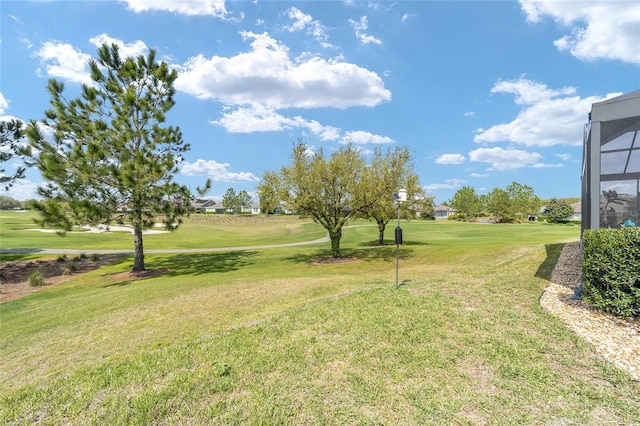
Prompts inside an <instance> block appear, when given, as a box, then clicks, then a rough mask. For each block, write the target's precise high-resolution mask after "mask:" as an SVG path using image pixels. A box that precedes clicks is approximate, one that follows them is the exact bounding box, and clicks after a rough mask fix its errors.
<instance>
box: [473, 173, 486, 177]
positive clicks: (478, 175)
mask: <svg viewBox="0 0 640 426" xmlns="http://www.w3.org/2000/svg"><path fill="white" fill-rule="evenodd" d="M487 176H489V173H471V177H474V178H483V177H487Z"/></svg>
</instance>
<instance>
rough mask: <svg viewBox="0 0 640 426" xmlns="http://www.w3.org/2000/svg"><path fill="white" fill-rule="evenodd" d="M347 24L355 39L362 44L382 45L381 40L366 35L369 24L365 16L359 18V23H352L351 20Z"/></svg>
mask: <svg viewBox="0 0 640 426" xmlns="http://www.w3.org/2000/svg"><path fill="white" fill-rule="evenodd" d="M349 23H350V24H351V26H352V27H353V30H354V31H355V33H356V37H357V38H358V40H360V42H361V43H363V44H371V43H373V44H378V45H380V44H382V40H380V39H379V38H377V37H374V36H372V35H370V34H367V32H366V31H367V30H368V29H369V22H368V19H367V17H366V16H361V17H360V21H354V20H353V19H349Z"/></svg>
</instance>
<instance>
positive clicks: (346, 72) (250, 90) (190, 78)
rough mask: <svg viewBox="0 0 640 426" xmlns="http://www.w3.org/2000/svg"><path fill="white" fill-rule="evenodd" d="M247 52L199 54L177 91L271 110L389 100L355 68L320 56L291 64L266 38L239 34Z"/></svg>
mask: <svg viewBox="0 0 640 426" xmlns="http://www.w3.org/2000/svg"><path fill="white" fill-rule="evenodd" d="M240 34H241V36H242V38H243V39H244V40H251V50H250V51H249V52H245V53H240V54H238V55H236V56H233V57H229V58H226V57H220V56H213V57H211V58H205V57H204V56H202V55H198V56H195V57H192V58H191V59H189V61H187V62H186V63H185V64H184V66H182V67H178V71H179V76H178V79H177V80H176V88H177V89H178V90H181V91H183V92H186V93H189V94H191V95H193V96H196V97H198V98H200V99H214V100H218V101H220V102H222V103H225V104H227V105H256V104H260V105H265V106H269V107H273V108H289V107H298V108H321V107H334V108H347V107H350V106H356V105H358V106H375V105H378V104H380V103H382V102H386V101H389V100H390V99H391V92H389V91H388V90H387V89H385V88H384V83H383V81H382V79H381V78H380V77H379V76H378V75H377V74H376V73H374V72H372V71H369V70H367V69H364V68H361V67H359V66H357V65H354V64H349V63H346V62H340V61H338V60H326V59H324V58H321V57H317V56H315V57H305V58H304V59H299V60H298V61H294V60H292V59H291V58H290V57H289V50H288V48H287V47H286V46H284V45H282V44H281V43H278V42H277V41H276V40H274V39H273V38H271V37H270V36H269V35H268V34H267V33H263V34H255V33H252V32H246V31H243V32H241V33H240Z"/></svg>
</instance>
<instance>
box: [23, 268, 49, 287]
mask: <svg viewBox="0 0 640 426" xmlns="http://www.w3.org/2000/svg"><path fill="white" fill-rule="evenodd" d="M27 282H28V283H29V285H30V286H32V287H41V286H43V285H46V282H45V281H44V275H42V272H40V271H32V272H31V273H30V274H29V275H28V276H27Z"/></svg>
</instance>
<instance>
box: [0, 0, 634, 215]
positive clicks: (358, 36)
mask: <svg viewBox="0 0 640 426" xmlns="http://www.w3.org/2000/svg"><path fill="white" fill-rule="evenodd" d="M0 7H1V9H0V12H1V22H0V25H1V40H0V49H1V53H0V54H1V65H0V67H1V69H0V119H7V118H11V117H16V118H19V119H22V120H25V121H27V120H29V119H41V118H43V116H44V111H45V110H46V109H47V108H48V107H49V96H48V94H47V92H46V90H45V87H46V83H47V79H48V78H51V77H54V78H56V79H59V80H62V81H64V82H65V87H66V90H67V92H66V93H67V94H68V95H69V96H74V95H76V94H77V93H78V91H79V89H80V84H81V83H88V82H89V74H88V67H87V65H86V63H87V61H88V59H89V58H90V57H95V54H96V50H97V47H98V46H99V45H100V44H102V43H103V42H108V43H116V44H118V45H119V46H120V49H121V52H122V53H124V54H127V55H138V54H141V53H145V52H147V51H148V49H154V50H156V52H157V58H158V59H161V60H164V61H166V62H167V63H168V64H170V65H171V66H172V67H174V68H175V69H176V70H177V71H178V73H179V77H178V80H177V82H176V88H177V89H178V93H177V95H176V98H175V100H176V105H175V107H174V108H173V110H172V111H171V113H170V114H169V116H168V124H171V125H177V126H180V128H181V130H182V132H183V135H184V139H185V141H186V142H188V143H189V144H190V145H191V151H189V152H188V153H187V154H186V155H185V156H184V162H183V163H182V165H181V169H180V172H179V174H178V175H177V177H176V179H177V180H178V181H180V182H183V183H186V184H188V185H189V186H191V187H192V188H195V187H196V186H197V185H200V184H202V183H203V182H204V180H205V179H206V177H210V178H211V179H212V181H213V187H212V190H211V192H210V196H211V197H212V198H214V199H220V198H221V196H222V195H223V194H224V193H225V191H226V190H227V188H234V189H235V190H236V191H240V190H246V191H247V192H249V193H251V194H253V193H254V191H255V187H256V185H257V184H258V183H259V180H260V178H261V177H262V175H263V173H264V171H266V170H278V169H279V168H280V167H281V166H282V165H288V164H289V161H290V154H291V150H292V146H293V143H294V142H295V141H297V140H298V138H302V139H303V140H304V141H305V142H306V143H307V144H308V145H310V147H311V148H312V149H313V150H315V151H317V150H318V149H320V148H322V149H323V150H324V152H325V154H329V153H331V152H333V151H335V150H337V149H340V147H341V146H343V144H344V143H345V141H347V140H351V141H352V142H353V143H354V144H356V145H357V146H358V147H359V148H360V149H361V150H362V153H363V154H364V155H366V156H368V155H369V154H370V153H371V152H372V151H373V149H374V148H375V147H377V146H381V147H383V148H386V147H395V146H402V147H409V148H410V150H411V152H412V154H413V157H414V164H415V167H416V172H417V173H418V175H419V177H420V182H421V184H422V185H423V186H424V187H425V189H426V191H427V193H428V194H429V195H432V196H435V201H436V203H441V202H444V201H447V200H449V199H450V198H451V197H452V195H453V194H454V193H455V192H456V191H457V190H458V189H459V188H461V187H462V186H464V185H467V186H472V187H474V188H475V189H476V191H477V192H478V193H481V194H482V193H486V192H489V191H491V190H492V189H493V188H496V187H500V188H504V187H506V186H507V185H508V184H509V183H511V182H513V181H517V182H520V183H522V184H526V185H529V186H531V187H533V188H534V190H535V192H536V194H537V195H538V196H540V197H541V198H551V197H574V196H579V195H580V170H581V161H582V135H583V128H584V124H585V123H586V121H587V118H588V113H589V111H590V109H591V104H592V103H594V102H599V101H602V100H604V99H606V98H608V97H611V96H615V95H618V94H622V93H627V92H630V91H633V90H637V89H638V88H640V3H638V2H636V1H615V0H607V1H597V0H593V1H588V2H580V1H568V0H566V1H556V2H549V1H542V0H520V1H491V2H489V1H393V2H391V1H378V2H375V1H296V2H287V1H261V0H258V1H224V0H189V1H174V0H123V1H25V0H21V1H10V0H9V1H6V0H3V1H2V3H1V5H0ZM14 166H15V164H12V163H9V164H7V163H5V164H3V168H5V169H7V171H11V169H12V167H14ZM39 183H41V178H40V176H39V174H38V172H36V171H34V170H29V171H28V174H27V178H26V179H25V180H22V181H20V182H17V183H16V185H15V186H14V188H13V189H12V190H11V191H10V192H8V193H5V194H2V195H8V196H12V197H14V198H17V199H20V200H25V199H27V198H32V197H35V188H36V186H37V185H38V184H39Z"/></svg>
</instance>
